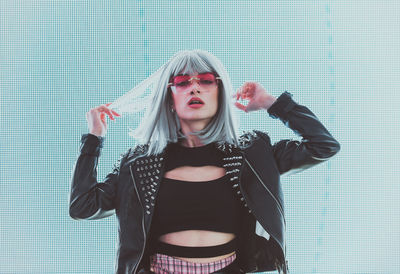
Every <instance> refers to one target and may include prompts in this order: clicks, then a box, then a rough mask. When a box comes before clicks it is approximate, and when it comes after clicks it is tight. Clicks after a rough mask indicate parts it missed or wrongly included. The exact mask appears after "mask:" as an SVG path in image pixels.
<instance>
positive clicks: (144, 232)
mask: <svg viewBox="0 0 400 274" xmlns="http://www.w3.org/2000/svg"><path fill="white" fill-rule="evenodd" d="M129 170H130V171H131V177H132V180H133V185H134V187H135V191H136V195H137V196H138V199H139V202H140V206H141V207H142V214H143V218H142V230H143V235H144V244H143V248H142V253H141V254H140V258H139V260H138V262H137V264H136V265H135V268H134V271H133V273H136V270H137V268H138V266H139V263H140V261H141V260H142V258H143V253H144V249H145V247H146V240H147V239H146V238H147V236H146V229H145V227H144V207H143V204H142V200H140V196H139V191H138V189H137V187H136V183H135V178H134V176H133V172H132V168H131V166H129Z"/></svg>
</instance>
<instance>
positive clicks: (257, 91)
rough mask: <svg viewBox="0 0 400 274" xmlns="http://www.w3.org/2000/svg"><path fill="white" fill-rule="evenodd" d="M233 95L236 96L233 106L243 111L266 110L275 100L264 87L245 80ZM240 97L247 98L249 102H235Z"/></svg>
mask: <svg viewBox="0 0 400 274" xmlns="http://www.w3.org/2000/svg"><path fill="white" fill-rule="evenodd" d="M233 97H236V102H235V106H236V107H237V108H239V109H241V110H243V111H245V112H250V111H254V110H259V109H265V110H267V109H268V108H269V107H270V106H271V105H272V104H273V103H274V102H275V101H276V98H275V97H274V96H272V95H269V94H268V93H267V91H266V90H265V88H264V87H263V86H262V85H261V84H259V83H257V82H245V83H244V84H243V86H241V87H240V88H239V89H238V90H237V92H236V94H234V95H233ZM240 98H242V99H244V100H249V103H248V104H247V105H242V104H241V103H239V102H237V100H239V99H240Z"/></svg>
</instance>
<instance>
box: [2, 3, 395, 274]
mask: <svg viewBox="0 0 400 274" xmlns="http://www.w3.org/2000/svg"><path fill="white" fill-rule="evenodd" d="M399 18H400V5H399V2H398V1H396V0H393V1H344V0H342V1H294V0H292V1H289V0H279V1H278V0H275V1H264V0H263V1H247V0H236V1H223V0H220V1H198V0H190V1H188V0H186V1H183V0H182V1H154V0H152V1H151V0H147V1H103V0H101V1H99V0H97V1H70V0H65V1H62V0H58V1H50V0H48V1H44V0H43V1H39V0H37V1H33V0H32V1H28V0H26V1H18V0H16V1H9V0H0V58H1V59H0V80H1V81H0V87H1V102H0V104H1V116H0V123H1V127H0V128H1V134H0V138H1V139H0V140H1V143H0V150H1V151H0V155H1V157H0V160H1V163H0V179H1V183H0V246H1V248H0V273H113V271H114V263H115V257H116V240H117V233H118V231H117V220H116V218H115V215H114V216H112V217H109V218H106V219H102V220H98V221H75V220H73V219H71V218H70V216H69V213H68V199H69V188H70V179H71V173H72V168H73V166H74V163H75V161H76V159H77V157H78V152H79V144H80V138H81V135H82V134H84V133H87V132H88V127H87V122H86V118H85V114H86V112H87V111H89V109H91V108H93V107H96V106H99V105H101V104H105V103H108V102H112V101H113V100H115V99H116V98H118V97H119V96H121V95H123V94H124V93H126V92H127V91H128V90H130V89H131V88H132V87H134V86H135V85H136V84H138V83H139V82H141V81H142V80H143V79H145V78H146V77H147V76H149V75H150V74H151V73H152V72H154V71H155V70H156V69H157V68H158V67H160V66H161V65H162V64H164V63H165V62H166V61H167V60H168V59H169V58H170V57H171V56H172V55H173V54H174V53H176V52H177V51H179V50H182V49H196V48H199V49H205V50H208V51H210V52H211V53H213V54H214V55H216V56H217V57H218V58H220V59H221V61H222V62H223V63H224V65H225V67H226V69H227V70H228V72H229V74H230V76H231V79H232V83H233V86H234V88H235V89H236V88H238V87H240V86H241V84H243V83H244V82H245V81H258V82H260V83H261V84H262V85H263V86H264V87H265V88H266V89H267V91H268V92H270V93H271V94H272V95H273V96H276V97H277V96H279V95H280V94H281V93H282V92H283V91H285V90H287V91H289V92H291V93H292V94H293V98H294V100H295V101H297V102H298V103H300V104H302V105H305V106H307V107H309V108H310V109H311V110H312V111H313V112H314V113H315V114H316V115H317V116H318V118H319V119H320V120H321V121H322V122H323V123H324V125H325V126H326V127H327V128H328V129H329V130H330V132H331V133H332V134H333V136H334V137H335V138H336V139H337V140H338V141H339V142H340V143H341V145H342V146H341V151H340V153H339V154H337V155H336V156H335V157H334V158H332V159H331V160H330V161H328V162H326V163H323V164H321V165H319V166H316V167H314V168H312V169H309V170H307V171H304V172H302V173H299V174H296V175H291V176H286V177H282V184H283V189H284V194H285V202H286V218H287V256H288V257H287V259H288V262H289V268H290V270H291V273H400V261H399V260H398V258H400V221H399V218H400V202H399V199H400V179H399V178H400V160H399V154H400V145H399V142H400V108H399V103H400V94H399V91H400V90H399V88H400V84H399V82H400V80H399V79H400V57H399V56H400V54H399V48H400V35H399V33H400V22H399ZM237 112H238V116H239V118H240V123H241V128H240V129H241V130H250V129H259V130H264V131H267V132H269V134H270V136H271V138H272V141H274V142H275V141H278V140H280V139H282V138H294V139H296V138H299V136H297V135H295V134H294V132H292V131H291V130H290V129H288V128H287V127H286V126H285V125H284V124H283V123H281V122H280V121H279V120H274V119H272V118H270V117H269V116H268V115H267V112H265V111H257V112H251V113H247V114H246V113H243V112H240V113H239V111H237ZM140 118H141V116H140V115H138V116H137V117H129V116H125V117H124V116H123V117H120V118H118V119H117V121H116V122H112V121H110V120H108V122H109V128H108V133H107V136H106V139H105V143H104V148H103V150H102V154H101V156H100V161H99V164H98V181H101V180H103V179H104V177H105V175H106V174H107V173H108V172H110V171H111V170H112V165H113V163H114V162H115V161H116V160H117V159H118V158H119V155H120V154H121V153H122V152H124V151H126V149H127V148H128V147H130V146H133V140H132V138H131V137H130V136H129V135H128V128H129V127H132V128H134V127H136V126H137V125H138V123H139V121H140ZM299 139H300V138H299Z"/></svg>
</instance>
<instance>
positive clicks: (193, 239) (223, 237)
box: [159, 230, 235, 263]
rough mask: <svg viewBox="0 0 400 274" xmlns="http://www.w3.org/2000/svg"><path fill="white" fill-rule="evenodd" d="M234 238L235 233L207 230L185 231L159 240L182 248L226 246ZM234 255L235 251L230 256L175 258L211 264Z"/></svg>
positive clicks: (164, 236) (167, 235) (170, 234)
mask: <svg viewBox="0 0 400 274" xmlns="http://www.w3.org/2000/svg"><path fill="white" fill-rule="evenodd" d="M233 238H235V234H233V233H224V232H216V231H205V230H185V231H178V232H172V233H168V234H164V235H162V236H161V237H160V238H159V240H160V241H161V242H164V243H168V244H173V245H180V246H213V245H221V244H225V243H227V242H229V241H231V240H232V239H233ZM234 253H235V252H234V251H233V252H231V253H229V254H225V255H221V256H216V257H208V258H186V257H176V256H174V257H175V258H178V259H181V260H184V261H188V262H194V263H210V262H215V261H219V260H222V259H225V258H227V257H229V256H231V255H233V254H234Z"/></svg>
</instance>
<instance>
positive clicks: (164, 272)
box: [150, 253, 236, 274]
mask: <svg viewBox="0 0 400 274" xmlns="http://www.w3.org/2000/svg"><path fill="white" fill-rule="evenodd" d="M235 259H236V253H234V254H232V255H231V256H229V257H227V258H225V259H222V260H219V261H215V262H211V263H194V262H188V261H183V260H181V259H177V258H175V257H171V256H168V255H164V254H160V253H156V254H154V255H152V256H150V269H151V271H153V272H154V273H156V274H170V273H179V274H209V273H212V272H215V271H218V270H220V269H223V268H224V267H226V266H228V265H229V264H231V263H232V262H233V261H234V260H235Z"/></svg>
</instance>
